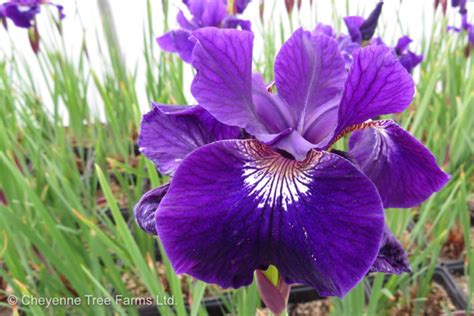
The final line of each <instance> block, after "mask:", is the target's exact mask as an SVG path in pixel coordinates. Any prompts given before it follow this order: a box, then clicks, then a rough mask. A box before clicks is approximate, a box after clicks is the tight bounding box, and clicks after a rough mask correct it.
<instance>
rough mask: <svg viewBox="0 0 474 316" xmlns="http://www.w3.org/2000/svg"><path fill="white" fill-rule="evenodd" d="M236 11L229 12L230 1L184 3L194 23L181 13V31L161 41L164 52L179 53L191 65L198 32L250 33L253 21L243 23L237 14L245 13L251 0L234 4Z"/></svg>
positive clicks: (189, 1) (166, 35) (238, 1)
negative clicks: (194, 35)
mask: <svg viewBox="0 0 474 316" xmlns="http://www.w3.org/2000/svg"><path fill="white" fill-rule="evenodd" d="M231 1H233V8H229V4H228V2H227V0H183V3H184V4H185V5H186V6H187V7H188V10H189V12H190V13H191V16H192V18H191V20H189V19H187V18H186V16H185V15H184V13H183V11H179V13H178V16H177V20H178V24H179V26H180V29H178V30H173V31H170V32H168V33H166V34H164V35H162V36H160V37H158V38H157V41H158V45H160V47H161V49H163V50H165V51H167V52H171V53H178V54H179V56H180V57H181V59H182V60H183V61H185V62H187V63H189V62H191V53H192V50H193V48H194V42H193V41H192V40H191V39H190V38H189V37H190V36H191V33H192V32H193V31H195V30H197V29H200V28H203V27H208V26H214V27H219V28H229V29H236V28H239V27H240V28H241V29H242V30H247V31H250V28H251V25H250V22H249V21H246V20H241V19H239V18H237V17H236V14H238V13H242V12H243V11H244V10H245V8H246V7H247V5H248V3H249V2H250V1H251V0H235V1H234V0H231Z"/></svg>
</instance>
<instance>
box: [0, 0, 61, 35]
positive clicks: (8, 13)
mask: <svg viewBox="0 0 474 316" xmlns="http://www.w3.org/2000/svg"><path fill="white" fill-rule="evenodd" d="M45 4H48V5H53V6H55V7H56V8H57V9H58V11H59V16H60V18H61V19H63V18H64V13H63V7H62V6H61V5H57V4H53V3H51V2H49V1H48V0H10V1H8V2H5V3H3V4H1V5H0V20H2V21H3V23H4V25H6V24H5V23H6V19H7V18H8V19H10V20H12V21H13V23H14V24H15V25H16V26H18V27H22V28H30V27H33V21H34V19H35V17H36V15H37V14H38V13H39V12H40V6H41V5H45Z"/></svg>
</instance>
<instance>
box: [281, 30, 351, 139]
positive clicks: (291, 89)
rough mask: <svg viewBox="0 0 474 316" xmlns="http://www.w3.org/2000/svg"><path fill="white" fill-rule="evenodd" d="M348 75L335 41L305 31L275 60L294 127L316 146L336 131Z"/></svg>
mask: <svg viewBox="0 0 474 316" xmlns="http://www.w3.org/2000/svg"><path fill="white" fill-rule="evenodd" d="M346 76H347V75H346V71H345V63H344V60H343V58H342V56H341V54H340V52H339V49H338V45H337V42H336V41H335V40H334V39H332V38H330V37H328V36H325V35H319V36H312V35H311V33H310V32H307V31H303V29H301V28H300V29H299V30H297V31H296V32H294V33H293V35H292V36H291V38H290V39H289V40H288V41H286V42H285V44H284V45H283V47H282V48H281V50H280V52H279V53H278V55H277V57H276V61H275V83H276V86H277V91H278V94H279V95H280V96H281V97H282V98H283V99H284V100H285V101H286V103H287V104H288V106H289V109H290V112H291V115H292V116H293V117H294V121H295V122H296V126H290V127H293V128H294V129H295V130H297V131H298V132H299V133H300V134H301V135H302V136H304V137H305V138H306V139H307V140H308V141H310V142H311V143H313V144H318V143H319V142H320V141H321V140H322V139H324V137H325V136H327V134H328V132H332V131H333V129H334V128H335V127H336V126H335V125H336V118H337V107H338V105H339V103H340V100H341V97H342V91H343V88H344V81H345V79H346ZM323 117H324V119H322V118H323ZM328 130H329V131H328Z"/></svg>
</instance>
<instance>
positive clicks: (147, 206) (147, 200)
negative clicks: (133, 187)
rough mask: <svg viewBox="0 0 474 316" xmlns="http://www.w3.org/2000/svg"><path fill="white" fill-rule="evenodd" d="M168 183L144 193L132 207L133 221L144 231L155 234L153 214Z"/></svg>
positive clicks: (166, 189)
mask: <svg viewBox="0 0 474 316" xmlns="http://www.w3.org/2000/svg"><path fill="white" fill-rule="evenodd" d="M169 186H170V185H169V184H165V185H162V186H160V187H158V188H155V189H152V190H150V191H148V192H147V193H145V194H144V195H143V196H142V198H141V199H140V201H138V203H137V205H135V208H134V209H133V213H134V215H135V221H136V222H137V224H138V226H140V228H141V229H143V230H144V231H145V232H147V233H149V234H152V235H156V234H157V233H156V220H155V215H156V211H157V209H158V205H160V203H161V200H162V199H163V197H164V196H165V194H166V192H168V188H169Z"/></svg>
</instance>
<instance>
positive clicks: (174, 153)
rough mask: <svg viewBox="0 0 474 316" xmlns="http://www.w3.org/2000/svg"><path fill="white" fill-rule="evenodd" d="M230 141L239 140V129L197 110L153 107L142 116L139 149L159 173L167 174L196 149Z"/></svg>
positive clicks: (166, 106)
mask: <svg viewBox="0 0 474 316" xmlns="http://www.w3.org/2000/svg"><path fill="white" fill-rule="evenodd" d="M233 138H240V130H239V129H238V128H235V127H229V126H225V125H223V124H221V123H219V122H218V121H217V120H216V119H214V118H213V117H212V116H211V115H209V113H207V112H206V111H205V110H204V109H203V108H201V107H200V106H172V105H162V104H156V103H155V104H154V105H153V109H152V110H151V111H150V112H148V113H147V114H145V115H144V116H143V120H142V124H141V128H140V137H139V140H138V145H139V147H140V151H141V152H142V153H143V154H144V155H145V156H147V158H149V159H150V160H152V161H153V162H154V163H155V165H156V167H157V168H158V170H160V172H162V173H165V174H170V173H172V172H173V171H174V170H175V169H176V167H177V166H178V165H179V164H180V163H181V161H182V160H183V158H184V157H186V155H188V154H189V153H191V152H192V151H193V150H195V149H196V148H198V147H200V146H203V145H205V144H209V143H211V142H213V141H216V140H221V139H233Z"/></svg>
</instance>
